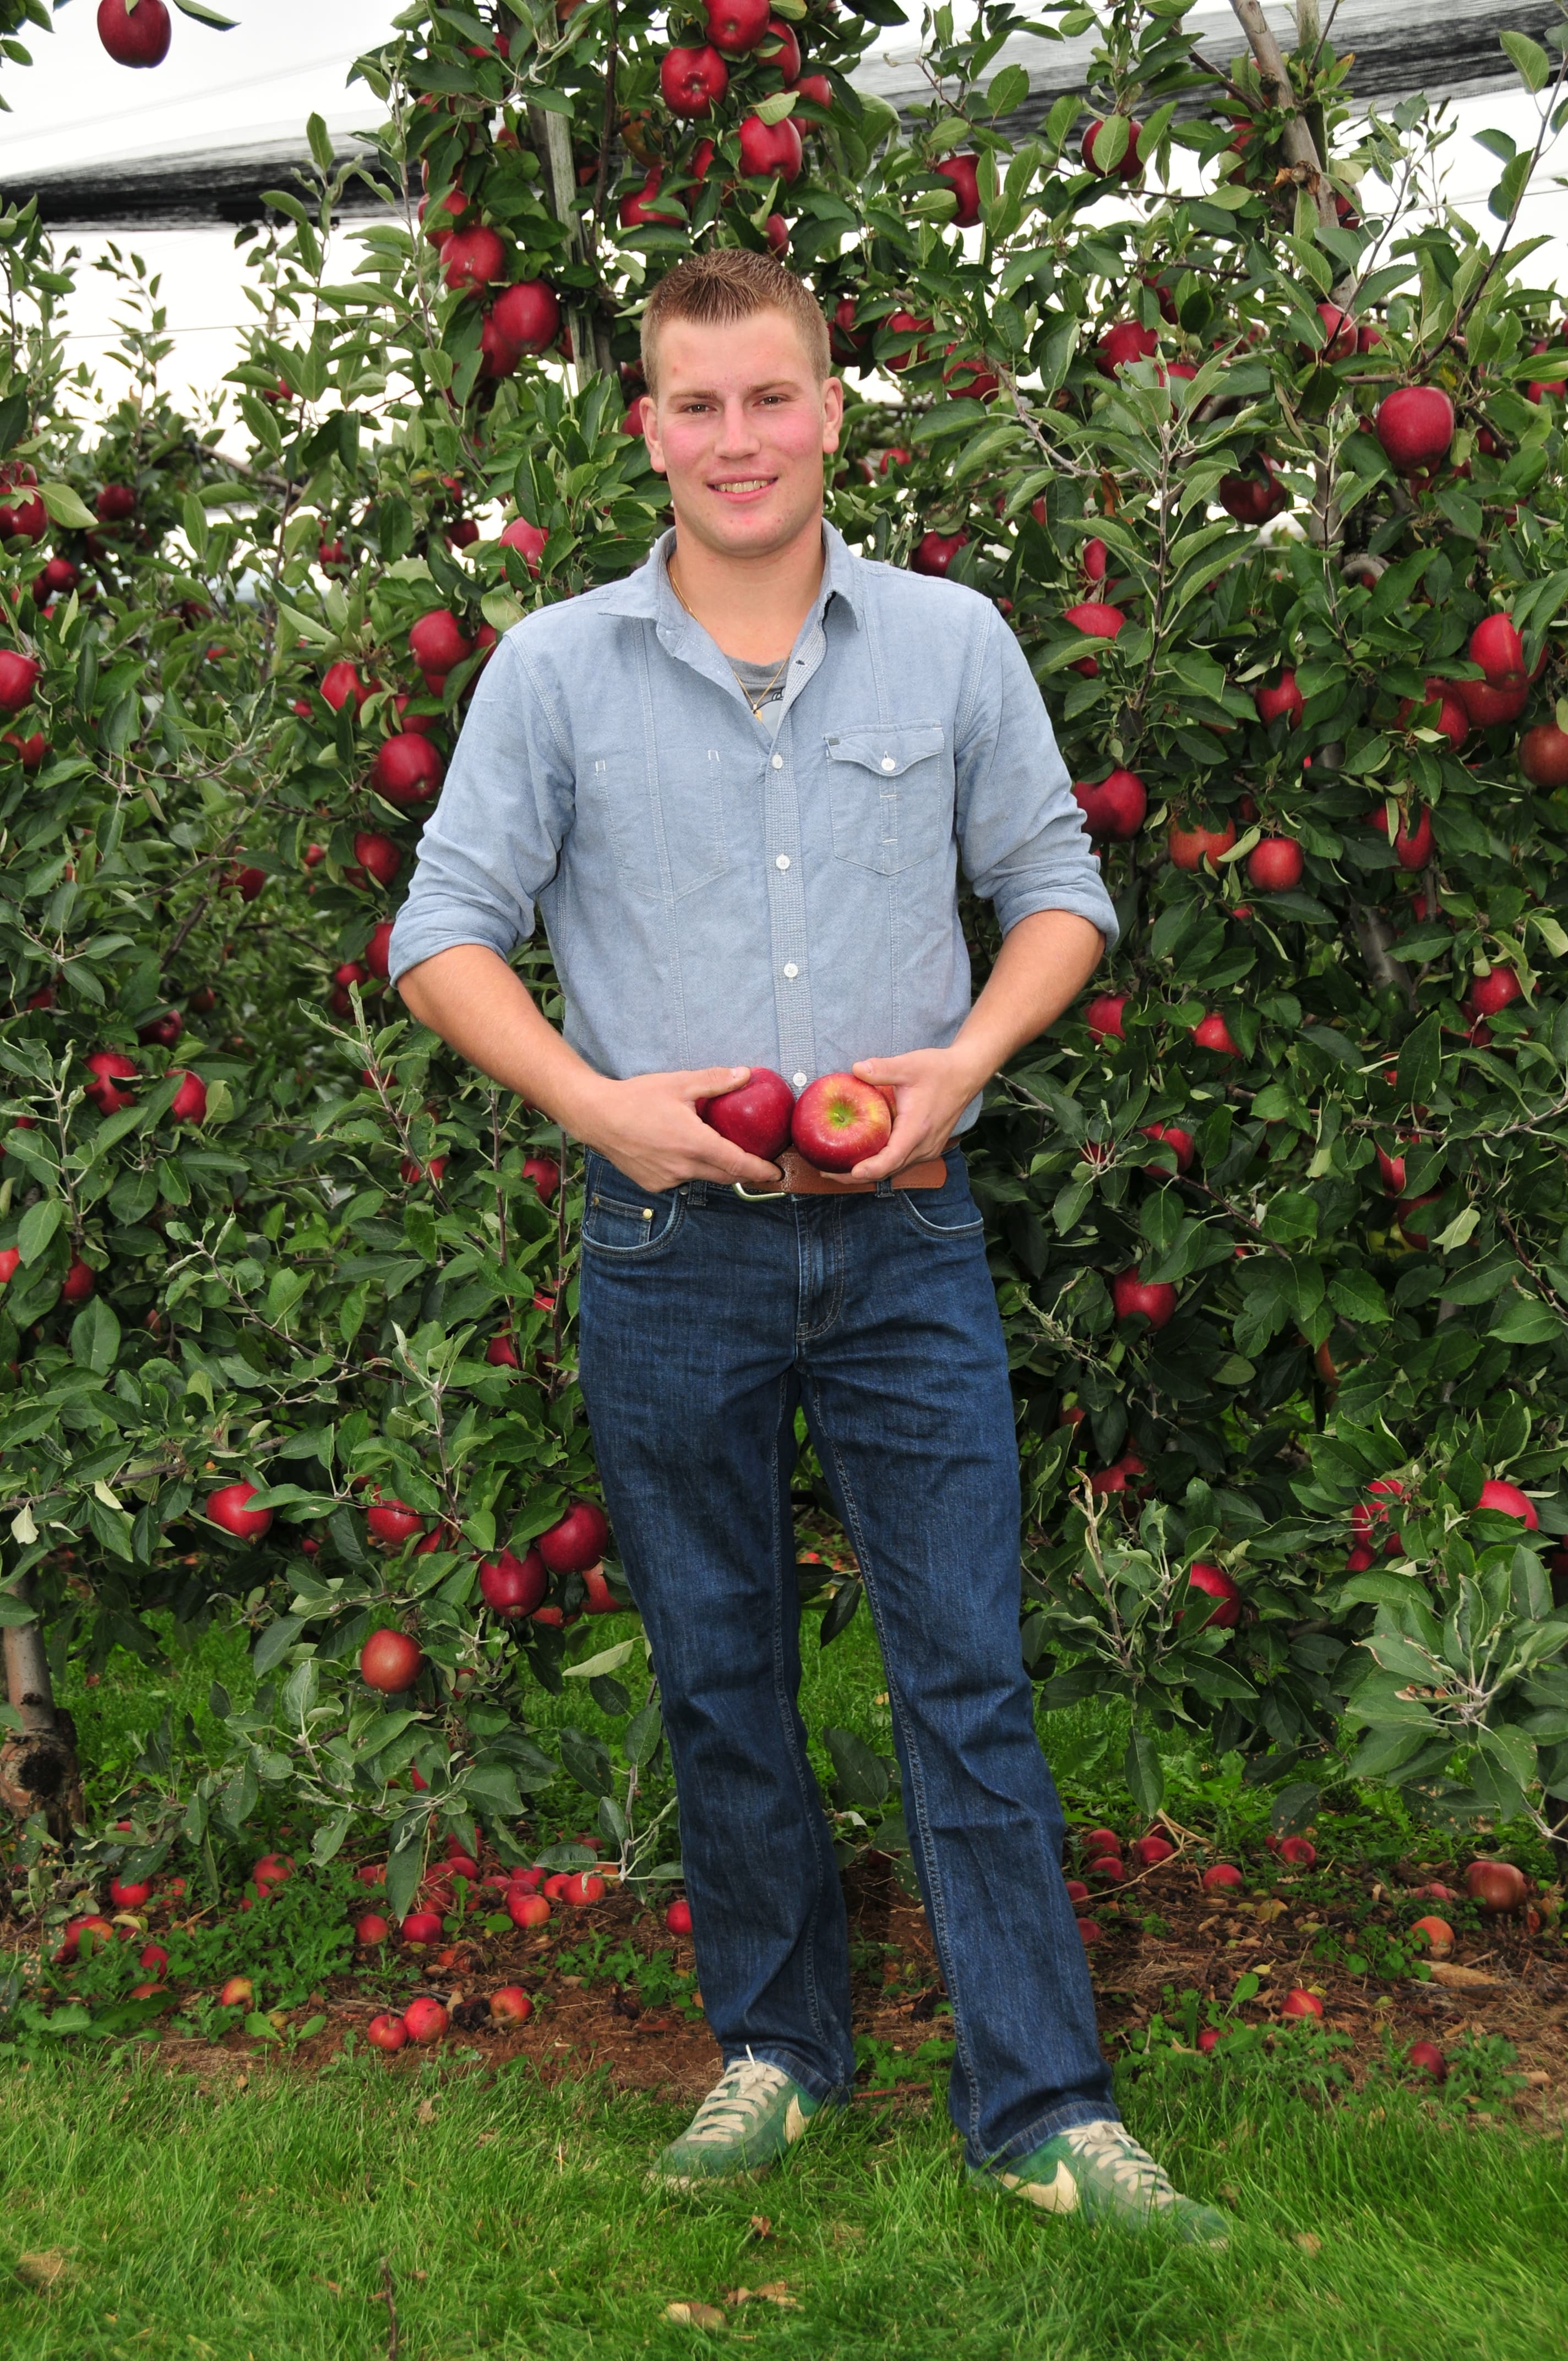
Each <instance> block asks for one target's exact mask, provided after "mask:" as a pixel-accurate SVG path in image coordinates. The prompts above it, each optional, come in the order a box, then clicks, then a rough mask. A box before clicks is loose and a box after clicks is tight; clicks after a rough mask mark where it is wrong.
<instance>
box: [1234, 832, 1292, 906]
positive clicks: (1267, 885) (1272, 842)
mask: <svg viewBox="0 0 1568 2361" xmlns="http://www.w3.org/2000/svg"><path fill="white" fill-rule="evenodd" d="M1305 867H1306V855H1305V854H1304V853H1303V851H1301V848H1300V846H1299V844H1298V843H1297V841H1296V840H1295V838H1294V837H1293V836H1266V837H1263V838H1261V839H1260V840H1259V841H1258V843H1257V845H1256V846H1255V849H1254V851H1252V852H1251V853H1249V854H1248V856H1247V864H1246V873H1247V875H1248V877H1249V878H1250V879H1251V881H1252V883H1253V884H1255V886H1256V887H1257V889H1258V892H1259V893H1260V894H1282V893H1286V892H1288V889H1289V888H1290V887H1291V886H1292V885H1299V884H1300V883H1301V876H1302V873H1303V871H1304V869H1305Z"/></svg>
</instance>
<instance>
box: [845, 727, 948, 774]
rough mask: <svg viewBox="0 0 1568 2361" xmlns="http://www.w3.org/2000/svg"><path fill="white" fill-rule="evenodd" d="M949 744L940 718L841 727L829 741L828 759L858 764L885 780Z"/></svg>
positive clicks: (926, 758) (937, 752)
mask: <svg viewBox="0 0 1568 2361" xmlns="http://www.w3.org/2000/svg"><path fill="white" fill-rule="evenodd" d="M946 743H947V739H946V737H945V735H944V733H943V730H942V725H941V723H940V722H939V721H905V722H903V723H900V724H897V725H892V724H889V725H886V726H884V725H883V723H881V722H876V723H873V724H872V725H871V727H869V728H867V729H860V730H839V731H838V732H837V734H836V735H835V736H833V737H831V738H829V739H828V756H829V759H830V760H831V761H833V762H835V763H861V765H862V767H863V768H864V769H866V770H868V771H875V772H876V773H878V774H879V775H880V776H881V777H883V778H884V779H896V778H897V777H898V775H899V774H900V773H901V772H903V771H907V770H908V769H910V768H911V766H912V765H913V764H914V763H926V762H929V760H930V758H931V756H932V755H933V754H939V753H940V752H941V751H942V749H943V747H944V746H945V745H946Z"/></svg>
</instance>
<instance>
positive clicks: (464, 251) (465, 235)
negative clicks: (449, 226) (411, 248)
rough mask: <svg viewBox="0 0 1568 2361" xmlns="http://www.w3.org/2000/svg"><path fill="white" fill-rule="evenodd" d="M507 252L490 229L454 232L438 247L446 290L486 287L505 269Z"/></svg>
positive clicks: (480, 227) (481, 226) (478, 228)
mask: <svg viewBox="0 0 1568 2361" xmlns="http://www.w3.org/2000/svg"><path fill="white" fill-rule="evenodd" d="M506 258H507V251H506V248H505V247H504V246H503V245H502V244H501V242H500V239H499V237H498V236H496V233H495V231H494V230H493V229H487V228H485V227H484V225H482V224H481V225H479V226H478V227H477V228H475V229H455V230H454V231H453V233H452V235H451V236H450V237H449V238H447V239H446V240H445V241H444V244H443V246H442V248H441V269H442V276H443V277H444V280H445V281H446V284H447V285H448V287H453V288H466V289H469V290H473V289H476V288H479V287H488V286H489V284H490V282H491V280H496V279H499V277H500V275H501V272H502V271H503V270H504V269H506Z"/></svg>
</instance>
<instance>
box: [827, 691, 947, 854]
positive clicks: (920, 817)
mask: <svg viewBox="0 0 1568 2361" xmlns="http://www.w3.org/2000/svg"><path fill="white" fill-rule="evenodd" d="M825 743H826V751H827V755H828V763H829V766H830V769H829V777H830V780H831V788H832V794H831V800H832V806H833V851H834V853H835V856H836V857H837V858H838V859H839V861H847V862H851V863H852V864H853V866H854V867H855V868H857V869H872V870H875V871H876V872H877V873H878V874H879V875H880V876H883V877H893V876H896V875H897V873H898V872H899V871H900V870H904V869H913V868H915V867H916V865H917V864H918V863H919V862H922V861H930V860H932V859H933V858H934V857H935V856H936V855H937V854H938V853H940V852H945V851H947V849H948V846H949V845H950V844H951V842H952V839H953V761H952V755H951V752H950V751H949V749H948V734H947V731H946V730H944V729H943V727H942V725H941V723H940V722H939V721H905V722H900V723H889V722H868V723H864V724H861V725H859V726H857V727H856V728H854V729H852V730H839V731H838V732H837V733H836V734H835V735H834V736H833V737H830V738H828V740H827V741H825Z"/></svg>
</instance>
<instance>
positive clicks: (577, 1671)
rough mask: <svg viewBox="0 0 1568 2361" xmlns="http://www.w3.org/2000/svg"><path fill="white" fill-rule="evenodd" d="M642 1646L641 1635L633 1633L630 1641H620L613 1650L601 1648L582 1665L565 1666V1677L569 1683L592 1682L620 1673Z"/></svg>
mask: <svg viewBox="0 0 1568 2361" xmlns="http://www.w3.org/2000/svg"><path fill="white" fill-rule="evenodd" d="M641 1644H642V1643H641V1638H640V1637H639V1635H638V1634H637V1633H636V1632H633V1633H632V1635H631V1637H630V1640H618V1641H617V1642H616V1644H615V1646H614V1647H613V1648H601V1649H600V1650H599V1653H598V1655H597V1656H585V1657H584V1658H583V1661H582V1663H581V1664H564V1665H563V1666H562V1672H563V1675H564V1676H565V1678H566V1679H567V1680H569V1681H592V1680H597V1679H598V1678H599V1677H600V1676H601V1675H603V1674H605V1673H619V1672H620V1668H621V1666H622V1665H623V1664H630V1662H631V1659H632V1657H633V1656H634V1655H635V1654H636V1653H637V1651H638V1649H639V1648H640V1647H641Z"/></svg>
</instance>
